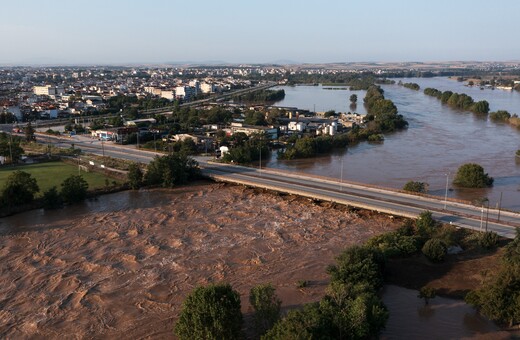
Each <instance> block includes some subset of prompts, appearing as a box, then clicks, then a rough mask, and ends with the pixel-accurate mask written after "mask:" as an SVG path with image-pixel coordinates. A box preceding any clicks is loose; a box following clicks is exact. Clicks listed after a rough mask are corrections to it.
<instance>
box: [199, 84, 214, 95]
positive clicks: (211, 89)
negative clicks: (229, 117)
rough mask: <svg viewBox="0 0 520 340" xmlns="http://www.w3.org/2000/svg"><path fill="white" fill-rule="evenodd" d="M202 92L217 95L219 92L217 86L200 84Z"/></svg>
mask: <svg viewBox="0 0 520 340" xmlns="http://www.w3.org/2000/svg"><path fill="white" fill-rule="evenodd" d="M200 91H201V92H202V93H215V92H216V91H217V87H216V86H215V84H208V83H202V84H200Z"/></svg>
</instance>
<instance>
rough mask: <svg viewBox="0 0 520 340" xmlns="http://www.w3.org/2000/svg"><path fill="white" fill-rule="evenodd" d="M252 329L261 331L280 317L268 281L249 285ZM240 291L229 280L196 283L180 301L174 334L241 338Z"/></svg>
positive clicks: (202, 337) (199, 337)
mask: <svg viewBox="0 0 520 340" xmlns="http://www.w3.org/2000/svg"><path fill="white" fill-rule="evenodd" d="M249 302H250V304H251V307H252V308H253V311H254V314H253V319H254V324H255V330H256V332H257V334H258V335H264V334H265V333H266V332H267V330H269V329H270V328H271V327H272V326H273V325H274V324H275V323H276V322H277V321H278V319H279V318H280V306H281V304H282V303H281V301H280V300H279V299H278V297H277V296H276V292H275V289H274V287H273V286H272V285H271V284H261V285H258V286H256V287H253V288H251V290H250V293H249ZM240 306H241V301H240V294H239V293H238V292H237V291H236V290H234V289H233V288H232V287H231V285H229V284H214V285H209V286H206V287H198V288H196V289H195V290H194V291H193V292H191V293H190V294H189V295H188V297H187V298H186V300H185V301H184V303H183V307H182V311H181V314H180V315H179V320H178V321H177V323H176V324H175V334H176V335H177V336H178V337H179V339H181V340H182V339H242V338H243V336H242V323H243V316H242V312H241V310H240Z"/></svg>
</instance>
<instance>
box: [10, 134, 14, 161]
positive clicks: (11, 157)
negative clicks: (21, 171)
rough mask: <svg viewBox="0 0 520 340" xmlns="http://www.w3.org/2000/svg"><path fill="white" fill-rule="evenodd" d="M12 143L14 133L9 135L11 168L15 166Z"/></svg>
mask: <svg viewBox="0 0 520 340" xmlns="http://www.w3.org/2000/svg"><path fill="white" fill-rule="evenodd" d="M11 143H13V134H12V133H10V134H9V157H10V160H11V166H12V165H13V164H14V162H13V149H12V147H11Z"/></svg>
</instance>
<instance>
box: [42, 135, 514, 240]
mask: <svg viewBox="0 0 520 340" xmlns="http://www.w3.org/2000/svg"><path fill="white" fill-rule="evenodd" d="M37 139H38V141H39V142H41V143H52V144H54V145H56V146H59V147H70V145H71V144H74V147H78V148H80V149H82V150H83V151H84V152H88V153H93V154H96V155H103V154H104V155H105V156H109V157H113V158H121V159H127V160H132V161H137V162H142V163H149V162H150V161H151V160H152V159H153V158H154V157H155V156H157V155H161V153H156V152H153V151H145V150H142V149H141V150H139V149H137V148H136V147H135V146H133V145H115V144H114V143H112V142H101V141H98V140H95V139H91V138H90V137H87V136H73V137H55V136H47V135H40V134H39V135H38V136H37ZM195 159H196V160H197V161H198V162H199V164H200V166H201V168H202V172H203V174H205V175H207V176H209V177H212V178H214V179H216V180H221V181H227V182H232V183H240V184H245V185H251V186H257V187H262V188H266V189H270V190H276V191H281V192H286V193H292V194H297V195H301V196H306V197H310V198H315V199H320V200H324V201H333V202H337V203H340V204H347V205H350V206H354V207H359V208H365V209H370V210H375V211H380V212H384V213H388V214H393V215H398V216H406V217H416V216H418V215H419V214H420V213H421V212H423V211H425V210H430V211H431V212H432V214H433V216H434V218H435V219H437V220H440V221H442V222H445V223H453V224H454V225H457V226H461V227H465V228H471V229H476V230H486V228H487V229H488V230H493V231H495V232H497V233H498V234H499V235H501V236H504V237H508V238H514V236H515V227H520V214H518V213H513V212H509V211H500V212H499V211H498V210H497V209H492V208H490V209H489V210H488V209H487V208H484V209H482V207H475V206H473V205H470V204H464V203H461V202H457V201H452V200H447V201H445V200H444V198H442V197H433V196H429V197H423V196H417V195H410V194H406V193H403V192H399V191H396V190H391V189H382V188H374V187H370V186H364V185H360V184H354V183H349V182H340V181H338V180H335V179H328V178H317V177H312V176H309V175H307V174H301V173H300V174H295V173H291V172H286V171H281V170H274V169H265V168H264V169H257V168H249V167H243V166H236V165H229V164H220V163H214V162H211V158H208V157H195Z"/></svg>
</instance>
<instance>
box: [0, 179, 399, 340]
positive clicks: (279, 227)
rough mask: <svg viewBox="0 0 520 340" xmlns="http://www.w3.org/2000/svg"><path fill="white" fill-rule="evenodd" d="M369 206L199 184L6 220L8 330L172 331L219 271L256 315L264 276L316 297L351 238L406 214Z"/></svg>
mask: <svg viewBox="0 0 520 340" xmlns="http://www.w3.org/2000/svg"><path fill="white" fill-rule="evenodd" d="M361 214H365V215H359V214H358V213H353V212H349V211H347V210H346V209H342V208H337V209H330V208H325V207H322V206H319V205H316V204H313V203H311V202H308V201H307V200H304V199H299V198H295V197H292V196H283V197H280V196H277V195H274V194H269V193H259V192H256V191H253V190H252V189H245V188H242V187H237V186H226V185H222V184H208V183H199V184H197V185H194V186H192V187H189V188H177V189H174V190H145V191H139V192H120V193H116V194H111V195H106V196H102V197H100V198H99V199H98V200H97V201H90V202H85V203H84V204H80V205H77V206H72V207H67V208H65V209H62V210H57V211H51V212H45V211H41V210H38V211H31V212H27V213H23V214H19V215H15V216H12V217H9V218H3V219H0V234H1V236H0V263H1V266H0V278H1V282H2V284H1V285H0V337H1V338H10V339H18V338H34V337H37V338H58V337H63V336H67V337H71V338H85V337H89V338H91V337H95V338H99V337H102V338H121V337H124V338H142V337H153V338H172V336H173V335H172V329H173V324H174V320H175V318H176V316H177V315H178V313H179V311H180V307H181V303H182V301H183V300H184V298H185V297H186V295H187V294H188V293H189V292H190V291H191V290H192V289H193V288H194V287H196V286H197V285H203V284H208V283H211V282H221V281H224V282H229V283H231V284H232V286H233V287H234V288H235V289H237V290H238V291H239V292H240V294H241V297H242V309H243V312H244V313H246V320H247V313H248V312H249V311H250V310H249V306H248V292H249V290H250V289H251V287H253V286H254V285H256V284H259V283H264V282H271V283H273V285H274V286H275V287H276V289H277V293H278V295H279V296H280V298H281V299H282V301H283V308H285V309H287V308H292V307H296V306H300V305H302V304H303V303H306V302H310V301H317V300H319V299H320V298H321V296H322V295H323V293H324V289H325V287H326V284H327V274H326V272H325V269H326V267H327V265H328V264H330V263H331V262H332V261H333V259H334V257H335V256H336V255H338V254H339V253H340V252H341V250H342V249H344V248H345V247H346V246H349V245H352V244H359V243H361V242H363V241H365V240H366V239H368V238H369V237H371V236H374V235H376V234H380V233H383V232H386V231H389V230H393V229H395V228H396V227H397V226H398V225H399V224H400V223H399V221H397V220H393V219H391V218H388V216H384V215H378V214H368V213H361ZM298 280H309V281H310V286H309V287H308V288H305V289H298V288H297V287H296V282H297V281H298Z"/></svg>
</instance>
